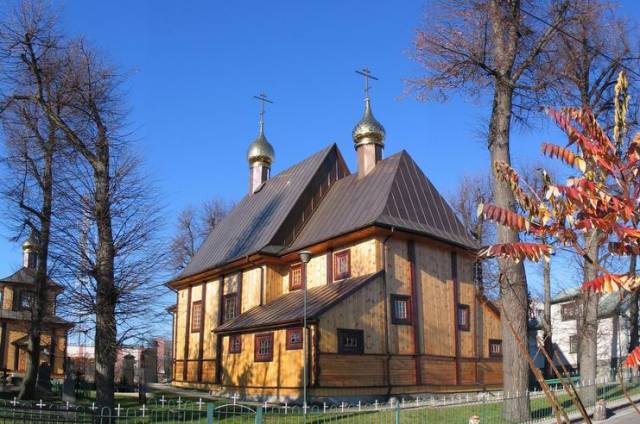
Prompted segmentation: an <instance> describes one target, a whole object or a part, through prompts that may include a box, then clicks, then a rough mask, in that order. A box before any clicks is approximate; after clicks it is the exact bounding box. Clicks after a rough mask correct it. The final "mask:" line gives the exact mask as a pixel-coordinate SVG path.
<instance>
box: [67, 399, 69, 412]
mask: <svg viewBox="0 0 640 424" xmlns="http://www.w3.org/2000/svg"><path fill="white" fill-rule="evenodd" d="M68 410H69V401H67V411H68Z"/></svg>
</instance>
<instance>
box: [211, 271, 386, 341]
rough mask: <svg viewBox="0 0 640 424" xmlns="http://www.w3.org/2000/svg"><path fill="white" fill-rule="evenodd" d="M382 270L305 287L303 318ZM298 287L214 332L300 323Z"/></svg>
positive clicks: (314, 315) (323, 309) (317, 312)
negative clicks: (305, 303) (305, 313)
mask: <svg viewBox="0 0 640 424" xmlns="http://www.w3.org/2000/svg"><path fill="white" fill-rule="evenodd" d="M382 274H383V271H378V272H377V273H375V274H368V275H364V276H361V277H354V278H347V279H345V280H342V281H340V282H337V283H333V284H326V285H322V286H319V287H313V288H311V289H309V290H307V318H308V319H313V318H318V317H319V316H320V315H322V314H323V313H324V312H326V311H327V310H328V309H329V308H331V307H332V306H334V305H336V304H338V303H339V302H340V301H342V300H343V299H345V298H347V297H348V296H350V295H352V294H353V293H355V292H356V291H358V290H360V289H361V288H363V287H364V286H366V285H367V284H369V283H370V282H372V281H375V280H376V278H378V277H380V276H382ZM303 297H304V293H303V291H302V290H296V291H293V292H289V293H286V294H283V295H282V296H280V297H278V298H277V299H275V300H274V301H273V302H270V303H268V304H266V305H261V306H256V307H253V308H251V309H249V310H248V311H246V312H244V313H243V314H242V315H238V316H237V317H235V318H234V319H232V320H231V321H227V322H225V323H224V324H222V325H220V326H219V327H217V328H216V329H215V330H214V331H215V332H216V333H232V332H240V331H247V330H257V329H260V328H272V327H278V326H285V325H294V324H300V323H302V319H303Z"/></svg>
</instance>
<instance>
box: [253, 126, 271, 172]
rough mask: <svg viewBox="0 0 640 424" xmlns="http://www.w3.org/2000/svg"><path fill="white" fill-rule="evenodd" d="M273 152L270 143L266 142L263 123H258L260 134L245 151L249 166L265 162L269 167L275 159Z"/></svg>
mask: <svg viewBox="0 0 640 424" xmlns="http://www.w3.org/2000/svg"><path fill="white" fill-rule="evenodd" d="M275 156H276V154H275V152H274V150H273V146H272V145H271V143H269V142H268V141H267V137H266V136H265V135H264V123H263V122H260V134H258V137H256V139H255V140H253V143H251V144H250V145H249V149H248V150H247V160H248V161H249V164H252V163H254V162H266V163H267V164H269V165H271V164H272V163H273V160H274V159H275Z"/></svg>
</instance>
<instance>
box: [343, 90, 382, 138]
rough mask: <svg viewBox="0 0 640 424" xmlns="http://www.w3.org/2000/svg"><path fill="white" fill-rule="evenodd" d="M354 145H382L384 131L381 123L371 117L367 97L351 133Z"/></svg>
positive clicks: (369, 103)
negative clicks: (358, 120)
mask: <svg viewBox="0 0 640 424" xmlns="http://www.w3.org/2000/svg"><path fill="white" fill-rule="evenodd" d="M351 135H352V137H353V142H354V143H355V147H356V148H358V146H361V145H363V144H378V145H380V146H383V147H384V138H385V135H386V133H385V131H384V127H383V126H382V124H381V123H380V122H379V121H378V120H377V119H376V118H374V117H373V113H372V112H371V102H370V100H369V97H367V98H366V99H365V108H364V114H363V115H362V119H360V122H358V123H357V124H356V126H355V127H354V128H353V132H352V133H351Z"/></svg>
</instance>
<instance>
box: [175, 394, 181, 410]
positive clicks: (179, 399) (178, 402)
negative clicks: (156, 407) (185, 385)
mask: <svg viewBox="0 0 640 424" xmlns="http://www.w3.org/2000/svg"><path fill="white" fill-rule="evenodd" d="M176 403H177V404H178V409H180V404H181V403H182V398H181V397H180V396H178V401H177V402H176Z"/></svg>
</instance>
